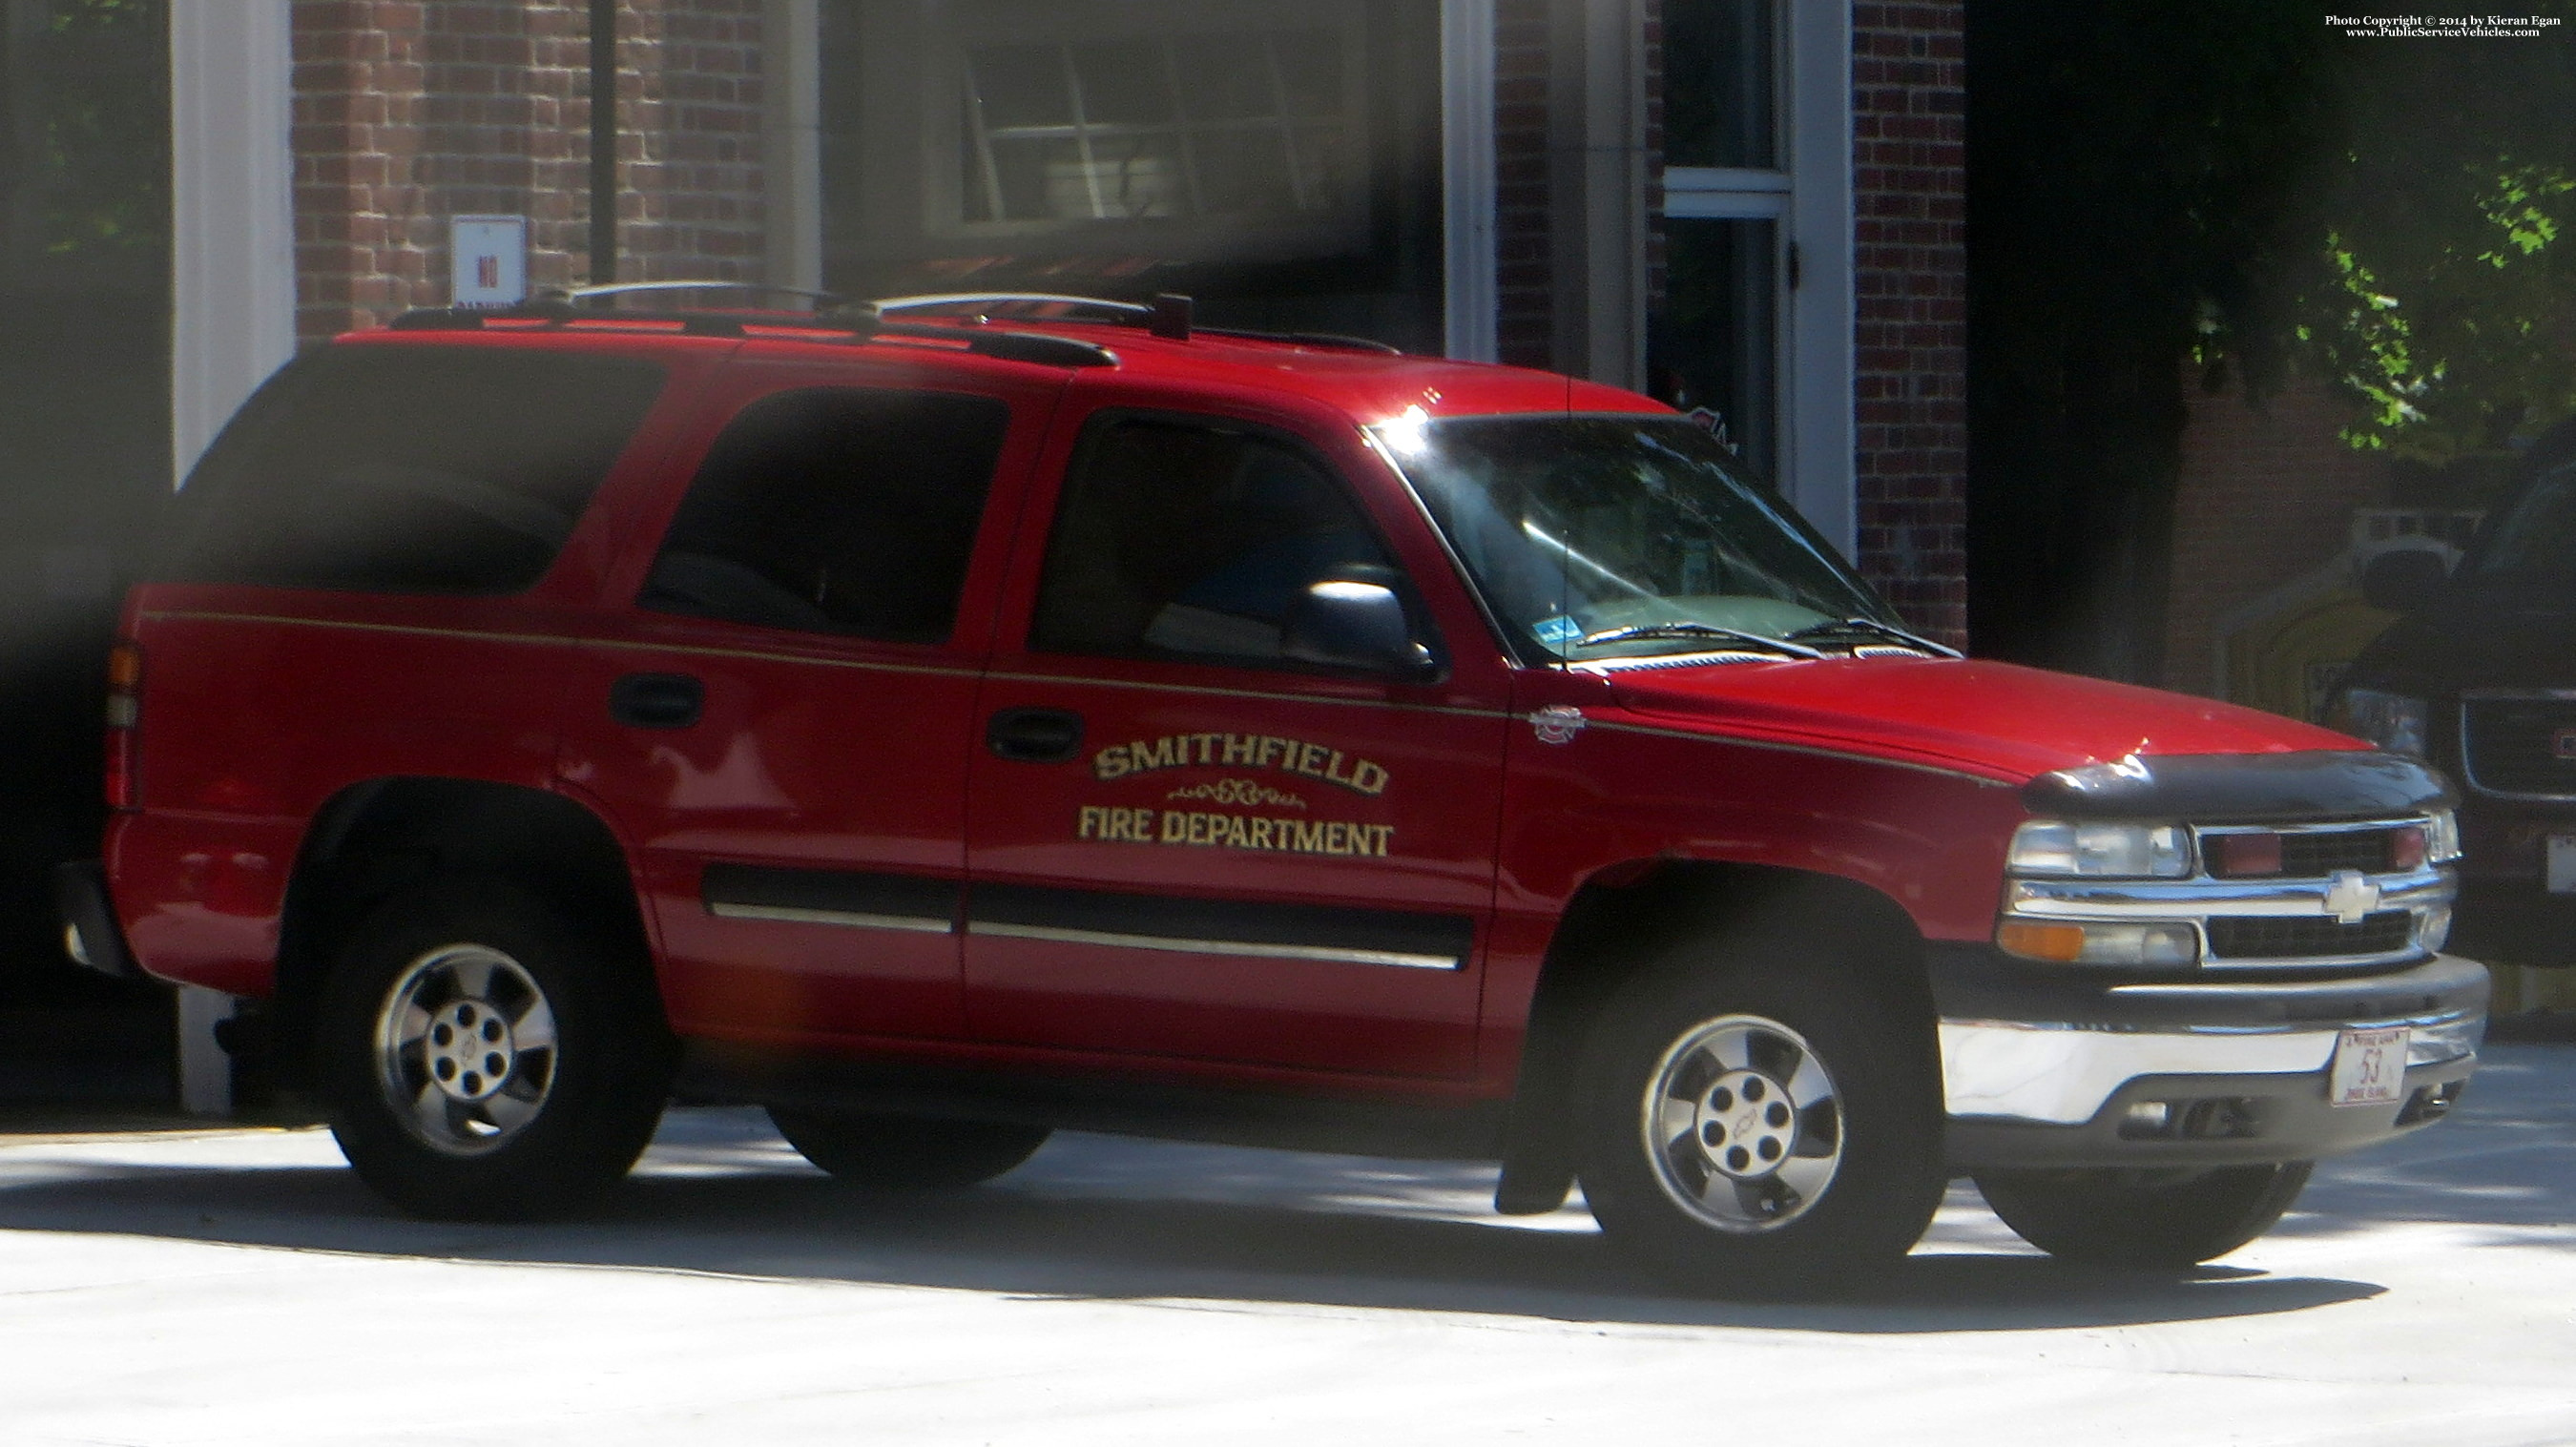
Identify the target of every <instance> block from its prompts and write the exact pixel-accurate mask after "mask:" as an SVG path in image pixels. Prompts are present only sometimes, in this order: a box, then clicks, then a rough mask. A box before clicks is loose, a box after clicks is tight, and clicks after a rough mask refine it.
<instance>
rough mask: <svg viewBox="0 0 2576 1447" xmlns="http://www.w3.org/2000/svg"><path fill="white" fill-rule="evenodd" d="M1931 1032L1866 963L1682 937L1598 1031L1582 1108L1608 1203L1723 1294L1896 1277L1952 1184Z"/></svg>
mask: <svg viewBox="0 0 2576 1447" xmlns="http://www.w3.org/2000/svg"><path fill="white" fill-rule="evenodd" d="M1913 1003H1915V1004H1919V1002H1913ZM1931 1039H1932V1035H1931V1024H1930V1019H1929V1011H1928V1007H1924V1008H1913V1007H1911V1004H1910V1002H1909V996H1908V993H1907V992H1906V991H1905V989H1904V988H1903V986H1902V984H1901V983H1900V982H1899V981H1898V980H1897V979H1896V978H1895V977H1894V976H1893V975H1892V974H1891V973H1887V972H1879V971H1873V970H1871V969H1870V968H1868V967H1867V966H1866V965H1865V964H1864V963H1863V962H1861V961H1858V960H1855V959H1849V958H1845V957H1842V956H1840V955H1838V954H1835V953H1833V952H1831V951H1828V950H1824V949H1820V948H1811V947H1803V946H1799V945H1796V944H1793V943H1788V942H1781V941H1772V942H1762V941H1724V940H1718V941H1707V942H1699V943H1694V944H1692V945H1688V946H1685V947H1684V948H1683V949H1682V950H1681V951H1679V952H1678V953H1677V954H1676V955H1675V956H1673V957H1670V958H1668V959H1667V960H1665V961H1664V962H1662V963H1661V964H1660V965H1659V966H1658V967H1656V968H1654V969H1652V970H1649V971H1648V972H1646V973H1645V974H1643V975H1641V976H1639V977H1638V978H1637V979H1635V980H1633V981H1631V982H1630V983H1629V984H1628V985H1627V986H1626V987H1624V988H1623V989H1622V990H1621V992H1620V994H1619V995H1618V996H1617V997H1616V998H1615V999H1614V1000H1613V1001H1612V1002H1611V1004H1610V1006H1609V1007H1608V1008H1607V1009H1606V1010H1605V1011H1604V1013H1603V1016H1602V1019H1601V1021H1600V1023H1599V1025H1598V1026H1597V1027H1596V1029H1595V1031H1594V1036H1593V1040H1592V1042H1591V1046H1590V1048H1589V1050H1588V1052H1587V1055H1586V1060H1585V1066H1584V1078H1583V1082H1582V1087H1581V1091H1580V1095H1579V1098H1578V1102H1577V1109H1578V1111H1579V1112H1580V1119H1581V1123H1582V1126H1583V1130H1582V1136H1583V1138H1584V1140H1585V1142H1586V1145H1585V1148H1584V1149H1585V1157H1584V1160H1583V1164H1582V1168H1581V1174H1582V1180H1583V1192H1584V1196H1585V1198H1586V1200H1587V1201H1589V1203H1590V1204H1591V1207H1592V1212H1593V1215H1594V1216H1595V1217H1597V1218H1598V1219H1599V1220H1600V1222H1601V1225H1602V1229H1603V1230H1604V1231H1605V1232H1606V1233H1608V1234H1609V1235H1610V1237H1611V1238H1612V1239H1613V1240H1614V1241H1616V1242H1618V1243H1619V1244H1620V1245H1622V1246H1623V1247H1625V1248H1627V1249H1628V1250H1629V1251H1631V1252H1632V1253H1633V1254H1636V1255H1638V1256H1641V1257H1642V1258H1644V1259H1645V1260H1646V1262H1647V1263H1648V1264H1649V1265H1650V1266H1651V1267H1653V1268H1654V1269H1656V1270H1657V1271H1658V1272H1659V1273H1661V1274H1664V1275H1667V1276H1670V1277H1673V1278H1677V1279H1679V1280H1680V1281H1683V1282H1685V1283H1687V1284H1689V1285H1691V1286H1694V1287H1697V1288H1701V1289H1707V1290H1712V1291H1717V1292H1721V1293H1750V1294H1760V1295H1770V1294H1778V1293H1784V1292H1801V1291H1811V1290H1818V1289H1831V1288H1833V1287H1836V1286H1839V1285H1842V1284H1845V1283H1848V1282H1850V1281H1852V1280H1854V1279H1856V1278H1859V1277H1862V1276H1865V1275H1866V1274H1868V1273H1870V1272H1873V1271H1876V1270H1881V1269H1884V1268H1885V1267H1886V1266H1888V1265H1889V1264H1891V1263H1893V1262H1894V1261H1895V1260H1896V1259H1897V1258H1899V1257H1902V1256H1903V1255H1904V1254H1905V1253H1906V1251H1907V1250H1908V1249H1909V1248H1910V1247H1912V1245H1913V1244H1914V1242H1915V1241H1916V1239H1917V1238H1919V1237H1920V1236H1921V1235H1922V1234H1923V1229H1924V1227H1925V1226H1927V1225H1928V1224H1930V1222H1931V1219H1932V1212H1933V1209H1934V1208H1935V1207H1936V1206H1937V1205H1938V1204H1939V1202H1940V1197H1941V1191H1942V1187H1943V1184H1944V1172H1943V1170H1942V1161H1941V1128H1942V1121H1943V1116H1942V1105H1941V1094H1940V1076H1939V1072H1938V1069H1937V1066H1936V1065H1935V1064H1934V1060H1935V1056H1934V1051H1933V1047H1932V1044H1931Z"/></svg>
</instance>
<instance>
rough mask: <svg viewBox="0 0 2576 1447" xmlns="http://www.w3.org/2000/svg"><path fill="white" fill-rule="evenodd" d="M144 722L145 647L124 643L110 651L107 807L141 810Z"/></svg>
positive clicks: (131, 641) (108, 666) (130, 641)
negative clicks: (137, 774)
mask: <svg viewBox="0 0 2576 1447" xmlns="http://www.w3.org/2000/svg"><path fill="white" fill-rule="evenodd" d="M142 721H143V645H141V644H139V643H136V642H134V641H133V640H132V639H125V640H122V641H120V642H118V644H117V645H116V646H115V647H114V648H111V649H109V650H108V651H107V759H106V764H107V767H106V779H107V807H109V808H111V809H139V808H141V807H143V801H142V799H141V798H140V797H139V796H138V791H137V789H136V788H135V778H134V756H135V752H136V751H135V740H136V735H137V734H138V733H139V732H140V725H141V723H142Z"/></svg>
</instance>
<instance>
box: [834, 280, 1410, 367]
mask: <svg viewBox="0 0 2576 1447" xmlns="http://www.w3.org/2000/svg"><path fill="white" fill-rule="evenodd" d="M991 306H1064V307H1085V308H1089V309H1090V310H1093V311H1100V312H1107V313H1108V314H1109V315H1108V317H1107V318H1106V320H1107V321H1108V322H1109V323H1110V324H1111V325H1113V326H1127V327H1143V328H1145V329H1146V330H1148V331H1150V332H1152V333H1153V334H1154V335H1155V336H1158V337H1164V338H1167V339H1169V340H1172V341H1176V342H1186V341H1188V340H1189V339H1190V336H1191V334H1192V333H1193V332H1205V333H1207V334H1208V335H1209V336H1212V337H1230V338H1233V339H1235V340H1238V341H1248V342H1286V343H1288V344H1289V345H1291V346H1299V347H1332V348H1335V349H1337V350H1343V351H1358V352H1376V353H1379V354H1381V355H1384V356H1390V357H1400V356H1403V355H1404V349H1403V348H1401V347H1394V346H1389V345H1388V344H1387V343H1385V342H1381V341H1378V340H1377V339H1376V338H1374V337H1354V336H1350V335H1347V334H1345V333H1342V332H1270V331H1258V330H1254V329H1252V328H1248V327H1200V326H1193V325H1192V323H1191V320H1190V313H1191V301H1190V298H1188V297H1186V296H1182V295H1180V294H1179V293H1177V292H1163V293H1161V294H1159V295H1157V296H1156V297H1155V298H1154V301H1153V304H1152V305H1150V306H1149V305H1146V304H1144V303H1142V302H1132V301H1113V300H1111V299H1109V298H1107V297H1098V296H1071V295H1067V294H1064V293H1061V292H1047V291H952V292H929V293H924V294H922V295H919V296H889V297H879V298H878V299H877V303H876V307H877V310H878V311H880V312H884V313H887V314H889V315H891V314H893V313H896V312H911V311H949V310H957V309H962V308H977V307H991Z"/></svg>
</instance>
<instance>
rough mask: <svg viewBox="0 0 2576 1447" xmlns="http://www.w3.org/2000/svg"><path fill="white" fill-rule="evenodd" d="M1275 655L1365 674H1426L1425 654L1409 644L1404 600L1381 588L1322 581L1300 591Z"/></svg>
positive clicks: (1428, 661) (1428, 662)
mask: <svg viewBox="0 0 2576 1447" xmlns="http://www.w3.org/2000/svg"><path fill="white" fill-rule="evenodd" d="M1279 652H1280V655H1281V656H1282V657H1285V658H1290V659H1293V660H1295V661H1297V662H1299V663H1316V664H1322V665H1323V666H1325V667H1327V668H1357V669H1365V670H1367V671H1368V672H1370V673H1396V674H1422V673H1428V672H1430V671H1431V669H1432V667H1433V664H1432V659H1431V650H1429V649H1427V648H1425V647H1423V646H1422V645H1421V644H1419V643H1416V642H1415V641H1413V627H1412V624H1411V623H1410V622H1409V621H1408V620H1407V619H1406V618H1405V616H1404V600H1403V599H1402V598H1399V597H1397V596H1396V592H1395V590H1394V589H1393V588H1390V587H1388V586H1386V585H1385V584H1384V583H1361V582H1347V581H1326V582H1322V583H1316V584H1313V585H1311V586H1309V587H1308V588H1307V589H1306V593H1305V596H1303V597H1301V598H1299V599H1298V600H1297V601H1296V602H1295V603H1294V604H1292V605H1290V607H1289V609H1288V617H1287V620H1286V621H1285V622H1284V623H1283V624H1282V625H1281V627H1280V629H1279Z"/></svg>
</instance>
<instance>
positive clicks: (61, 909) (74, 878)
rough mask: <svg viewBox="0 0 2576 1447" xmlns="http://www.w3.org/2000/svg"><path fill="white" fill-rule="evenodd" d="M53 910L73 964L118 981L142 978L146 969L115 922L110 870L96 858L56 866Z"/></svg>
mask: <svg viewBox="0 0 2576 1447" xmlns="http://www.w3.org/2000/svg"><path fill="white" fill-rule="evenodd" d="M53 886H54V910H55V912H56V913H57V914H60V915H61V916H62V920H63V953H64V954H65V955H67V956H69V957H70V959H71V962H72V963H73V964H76V965H82V966H85V967H87V968H89V969H93V970H96V971H98V972H99V973H100V974H102V975H106V976H109V977H110V978H113V979H119V980H139V979H141V978H143V967H142V966H140V965H138V964H136V963H135V962H134V952H133V951H132V950H130V949H128V948H127V947H126V944H125V927H124V926H123V925H120V924H118V923H117V921H116V909H115V906H113V905H112V904H110V903H109V901H108V896H107V867H106V866H105V865H103V864H101V863H100V862H99V861H97V860H95V859H80V860H74V861H72V862H71V863H68V864H57V865H55V866H54V869H53Z"/></svg>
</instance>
